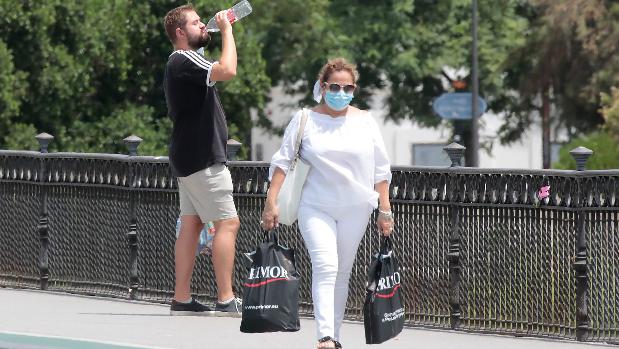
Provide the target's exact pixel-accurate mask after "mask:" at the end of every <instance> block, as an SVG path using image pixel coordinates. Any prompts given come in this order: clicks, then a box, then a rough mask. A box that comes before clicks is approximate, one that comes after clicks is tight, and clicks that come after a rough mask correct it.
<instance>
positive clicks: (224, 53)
mask: <svg viewBox="0 0 619 349" xmlns="http://www.w3.org/2000/svg"><path fill="white" fill-rule="evenodd" d="M215 19H216V21H217V26H218V27H219V30H220V31H221V41H222V48H221V58H220V59H219V64H214V65H213V67H212V68H211V77H210V80H211V81H226V80H230V79H232V78H233V77H235V76H236V45H235V43H234V36H233V35H232V25H231V24H230V22H229V21H228V18H227V16H226V11H221V12H219V13H217V15H216V16H215Z"/></svg>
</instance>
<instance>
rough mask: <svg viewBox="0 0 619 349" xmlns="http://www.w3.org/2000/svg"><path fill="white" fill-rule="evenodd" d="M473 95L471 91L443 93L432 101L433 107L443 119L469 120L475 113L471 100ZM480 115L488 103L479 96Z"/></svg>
mask: <svg viewBox="0 0 619 349" xmlns="http://www.w3.org/2000/svg"><path fill="white" fill-rule="evenodd" d="M472 100H473V95H472V94H471V93H470V92H453V93H443V94H442V95H441V96H440V97H438V98H437V99H435V100H434V103H432V109H434V112H435V113H436V114H438V115H439V116H440V117H442V118H443V119H450V120H469V119H471V116H472V115H473V111H472V109H473V108H472V107H473V106H472V105H471V102H472ZM477 103H478V106H479V115H478V116H481V115H482V114H483V113H484V112H485V111H486V108H487V107H488V105H487V104H486V101H485V100H484V99H483V98H481V97H478V99H477Z"/></svg>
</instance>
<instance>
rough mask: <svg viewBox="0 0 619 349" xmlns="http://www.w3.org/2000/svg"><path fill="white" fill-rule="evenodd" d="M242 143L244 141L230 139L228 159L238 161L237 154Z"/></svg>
mask: <svg viewBox="0 0 619 349" xmlns="http://www.w3.org/2000/svg"><path fill="white" fill-rule="evenodd" d="M242 145H243V143H241V142H239V141H237V140H235V139H232V138H231V139H228V150H227V153H228V154H227V155H228V160H232V161H236V154H237V153H238V152H239V149H241V146H242Z"/></svg>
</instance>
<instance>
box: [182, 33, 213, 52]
mask: <svg viewBox="0 0 619 349" xmlns="http://www.w3.org/2000/svg"><path fill="white" fill-rule="evenodd" d="M210 39H211V37H210V36H209V35H208V33H207V32H206V31H205V32H204V33H200V35H199V36H196V37H190V38H189V40H188V41H187V44H188V45H189V47H191V48H192V49H194V50H196V49H199V48H200V47H204V46H206V45H207V44H208V42H209V41H210Z"/></svg>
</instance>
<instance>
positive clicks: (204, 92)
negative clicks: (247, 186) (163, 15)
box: [163, 50, 228, 177]
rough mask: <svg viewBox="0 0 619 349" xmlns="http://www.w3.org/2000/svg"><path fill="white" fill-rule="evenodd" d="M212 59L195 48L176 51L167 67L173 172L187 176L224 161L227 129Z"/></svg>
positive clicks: (164, 82) (167, 95) (165, 84)
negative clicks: (212, 73)
mask: <svg viewBox="0 0 619 349" xmlns="http://www.w3.org/2000/svg"><path fill="white" fill-rule="evenodd" d="M212 66H213V62H210V61H208V60H206V59H205V58H204V56H202V55H201V54H199V53H197V52H195V51H184V50H178V51H174V52H173V53H172V54H171V55H170V58H169V59H168V63H167V65H166V69H165V75H164V80H163V89H164V92H165V96H166V103H167V105H168V116H169V117H170V119H172V123H173V128H172V137H171V139H170V146H169V155H170V165H171V167H172V172H173V173H174V175H175V176H177V177H186V176H189V175H190V174H192V173H195V172H197V171H200V170H202V169H205V168H207V167H209V166H211V165H214V164H216V163H225V162H226V161H227V156H226V143H227V139H228V128H227V126H226V116H225V114H224V111H223V108H222V107H221V102H220V101H219V96H218V94H217V89H216V88H215V86H213V85H214V84H215V83H214V82H212V81H210V75H211V68H212Z"/></svg>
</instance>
